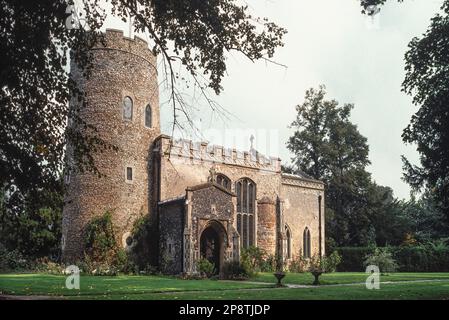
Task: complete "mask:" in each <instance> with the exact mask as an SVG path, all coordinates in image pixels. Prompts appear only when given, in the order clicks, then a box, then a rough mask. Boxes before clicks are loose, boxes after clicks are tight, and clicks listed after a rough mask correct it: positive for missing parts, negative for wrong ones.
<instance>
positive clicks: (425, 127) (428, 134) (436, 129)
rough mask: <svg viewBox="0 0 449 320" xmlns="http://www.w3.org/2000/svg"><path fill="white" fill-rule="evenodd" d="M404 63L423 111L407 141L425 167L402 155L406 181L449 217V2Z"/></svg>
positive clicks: (409, 88) (406, 86)
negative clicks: (412, 145)
mask: <svg viewBox="0 0 449 320" xmlns="http://www.w3.org/2000/svg"><path fill="white" fill-rule="evenodd" d="M405 62H406V67H405V70H406V77H405V80H404V83H403V91H404V92H406V93H407V94H409V95H411V96H413V103H414V104H415V105H417V106H419V109H418V111H417V112H416V113H415V114H414V115H413V116H412V119H411V121H410V124H409V125H408V127H407V128H405V130H404V132H403V134H402V138H403V140H404V142H406V143H410V144H416V146H417V151H418V152H419V154H420V165H413V164H411V163H410V162H409V161H408V160H407V159H406V158H405V157H403V160H404V171H405V175H404V178H405V180H406V181H407V182H408V183H409V184H410V185H411V186H412V187H413V188H414V190H416V191H419V190H421V191H422V190H425V191H428V192H429V193H430V195H431V197H432V198H433V199H434V200H435V201H436V204H437V207H438V208H439V209H440V210H441V211H442V213H444V215H445V216H446V217H447V218H448V219H449V86H448V84H449V72H448V70H449V1H445V2H444V4H443V6H442V12H441V13H438V14H437V15H436V16H435V17H434V18H432V20H431V24H430V27H429V28H428V30H427V32H426V33H425V34H424V35H423V36H422V37H421V38H414V39H413V40H412V41H411V42H410V44H409V50H408V52H407V53H406V56H405Z"/></svg>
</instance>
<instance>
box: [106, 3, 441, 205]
mask: <svg viewBox="0 0 449 320" xmlns="http://www.w3.org/2000/svg"><path fill="white" fill-rule="evenodd" d="M247 2H248V4H249V5H250V6H251V11H252V12H253V13H254V14H257V15H258V16H266V17H268V18H270V19H271V20H273V21H274V22H276V23H278V24H279V25H281V26H283V27H285V28H286V29H287V30H288V34H287V35H286V37H285V47H283V48H281V49H279V50H278V51H277V53H276V56H275V58H274V60H275V61H277V62H279V63H282V64H285V65H286V66H287V67H288V68H287V69H285V68H282V67H279V66H277V65H272V64H266V63H265V62H258V63H255V64H253V63H252V62H250V61H248V60H247V59H246V58H245V57H243V56H242V55H240V54H237V53H235V54H232V55H230V56H229V59H228V75H227V76H226V77H225V78H224V79H223V87H224V92H223V93H222V94H221V95H220V96H219V97H216V98H215V99H216V100H217V101H218V102H219V103H220V104H221V105H222V106H223V107H225V108H226V110H227V111H229V112H230V113H232V114H233V115H234V116H235V117H231V119H229V120H227V121H226V122H223V120H221V119H219V118H218V117H217V116H214V115H211V113H210V112H207V107H206V106H205V105H203V104H201V103H199V104H198V111H197V112H196V113H195V114H194V119H195V121H196V123H197V126H198V127H200V128H201V130H202V131H203V132H204V137H203V138H204V139H207V140H210V141H211V142H212V143H217V144H225V145H227V146H230V147H235V146H236V147H238V148H241V149H247V147H248V145H249V136H250V134H251V130H253V131H254V135H255V136H256V141H255V144H256V147H257V148H258V149H259V150H260V151H261V152H263V153H268V155H274V156H280V157H281V158H282V159H283V161H284V162H289V161H290V159H291V154H290V153H289V152H288V150H287V149H286V147H285V143H286V141H287V140H288V137H289V136H290V135H291V134H292V129H289V128H288V125H289V124H290V123H291V122H292V121H293V120H294V118H295V114H296V112H295V105H297V104H299V103H302V101H303V98H304V93H305V91H306V90H307V89H308V88H310V87H318V86H319V85H320V84H325V85H326V87H327V92H328V96H327V97H328V98H329V99H331V98H334V99H336V100H337V101H339V102H340V103H353V104H355V108H354V110H353V113H352V117H351V119H352V121H353V122H354V123H355V124H357V125H358V128H359V131H360V132H361V133H362V134H363V135H364V136H365V137H367V138H368V144H369V146H370V155H369V158H370V160H371V162H372V165H371V166H370V167H369V168H368V170H369V171H370V172H371V173H372V174H373V178H374V179H375V181H376V182H377V183H379V184H381V185H387V186H390V187H392V188H393V190H394V192H395V194H396V196H398V197H400V198H408V197H409V187H408V186H407V184H405V183H404V182H403V181H402V180H401V177H402V163H401V159H400V156H401V155H406V156H407V157H408V158H409V159H411V160H414V161H416V160H417V159H418V156H417V154H416V152H415V151H414V148H413V146H405V145H404V144H403V142H402V140H401V133H402V130H403V128H405V127H406V125H407V124H408V122H409V120H410V117H411V115H412V114H413V113H414V112H415V111H416V107H413V106H412V105H411V98H410V97H408V96H406V95H404V94H403V93H401V91H400V90H401V83H402V80H403V78H404V61H403V58H404V53H405V52H406V50H407V45H408V43H409V41H410V40H411V39H412V38H413V37H414V36H420V35H421V34H422V33H423V32H425V31H426V29H427V27H428V25H429V22H430V18H431V17H432V16H433V15H434V14H435V13H436V12H437V11H438V10H439V7H440V6H441V4H442V0H409V1H406V2H405V3H403V4H398V3H396V1H393V0H391V1H389V2H388V3H387V5H385V6H384V7H383V8H382V10H381V12H380V14H379V15H378V16H377V17H376V19H375V20H369V19H370V18H367V17H365V16H363V15H361V14H360V6H359V1H358V0H295V1H292V0H270V1H265V0H247ZM114 27H117V25H114ZM160 77H161V74H160ZM160 81H162V79H160ZM161 91H162V97H164V90H161ZM161 102H162V104H161V109H162V110H161V113H162V119H163V121H164V123H163V124H162V128H163V131H165V133H168V134H170V133H171V124H170V122H171V120H172V119H171V109H170V106H169V105H167V104H166V103H164V99H163V98H162V99H161ZM242 129H244V130H247V131H246V132H243V131H242ZM248 129H249V131H248ZM230 133H231V134H233V135H243V136H244V138H243V141H244V142H241V141H240V142H239V141H233V142H230V141H229V139H227V138H226V135H228V136H229V134H230ZM245 143H246V144H245Z"/></svg>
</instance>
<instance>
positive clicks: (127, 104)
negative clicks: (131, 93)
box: [123, 96, 133, 120]
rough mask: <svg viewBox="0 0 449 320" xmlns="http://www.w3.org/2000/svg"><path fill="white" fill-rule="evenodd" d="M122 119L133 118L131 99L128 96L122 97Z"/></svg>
mask: <svg viewBox="0 0 449 320" xmlns="http://www.w3.org/2000/svg"><path fill="white" fill-rule="evenodd" d="M123 119H125V120H132V119H133V100H132V99H131V98H130V97H128V96H126V97H125V98H124V99H123Z"/></svg>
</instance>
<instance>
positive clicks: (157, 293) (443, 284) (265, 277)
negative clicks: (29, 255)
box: [0, 273, 449, 299]
mask: <svg viewBox="0 0 449 320" xmlns="http://www.w3.org/2000/svg"><path fill="white" fill-rule="evenodd" d="M366 276H367V275H366V274H365V273H333V274H326V275H323V276H322V278H321V282H322V284H323V285H322V286H319V287H306V288H274V286H273V285H272V284H274V283H275V278H274V276H273V275H272V274H271V273H262V274H260V275H258V276H257V277H256V278H255V279H252V280H251V281H248V282H238V281H216V280H180V279H176V278H174V277H166V276H117V277H98V276H97V277H94V276H81V281H80V283H81V290H79V291H78V290H68V289H66V288H65V277H64V276H60V275H48V274H0V294H9V295H39V296H42V295H44V296H48V295H49V296H55V297H64V298H68V299H449V273H396V274H390V275H387V276H381V282H393V283H391V284H390V283H388V284H387V283H381V287H380V290H367V289H366V288H365V286H364V284H359V283H364V282H365V280H366ZM312 280H313V279H312V276H311V275H310V274H308V273H305V274H287V276H286V277H285V279H284V283H288V284H302V285H310V284H311V282H312ZM414 280H415V281H416V280H427V281H426V282H408V283H407V282H405V283H403V282H402V281H414ZM398 281H399V282H398ZM255 282H256V283H255ZM257 282H261V283H257ZM262 282H263V283H262ZM265 282H267V283H269V284H265ZM395 282H397V283H395ZM271 283H272V284H271ZM348 284H350V285H348Z"/></svg>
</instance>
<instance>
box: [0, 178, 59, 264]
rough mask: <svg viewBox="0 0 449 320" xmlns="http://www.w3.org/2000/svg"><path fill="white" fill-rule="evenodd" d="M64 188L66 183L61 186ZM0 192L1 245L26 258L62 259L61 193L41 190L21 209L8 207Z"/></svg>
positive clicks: (30, 196)
mask: <svg viewBox="0 0 449 320" xmlns="http://www.w3.org/2000/svg"><path fill="white" fill-rule="evenodd" d="M59 185H60V186H61V188H62V183H59ZM6 198H7V197H6V196H5V189H2V190H0V243H1V244H2V245H3V246H4V247H6V249H8V250H10V251H13V250H17V251H19V252H20V253H22V254H24V255H26V256H34V257H40V256H53V257H55V258H57V257H58V256H59V249H60V244H61V242H60V241H61V217H62V203H63V197H62V192H61V191H53V190H52V191H49V190H45V189H42V190H38V191H37V192H35V193H33V194H28V195H26V197H25V200H26V201H24V202H23V203H21V205H20V207H19V208H14V210H12V209H10V208H8V207H7V206H5V199H6Z"/></svg>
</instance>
